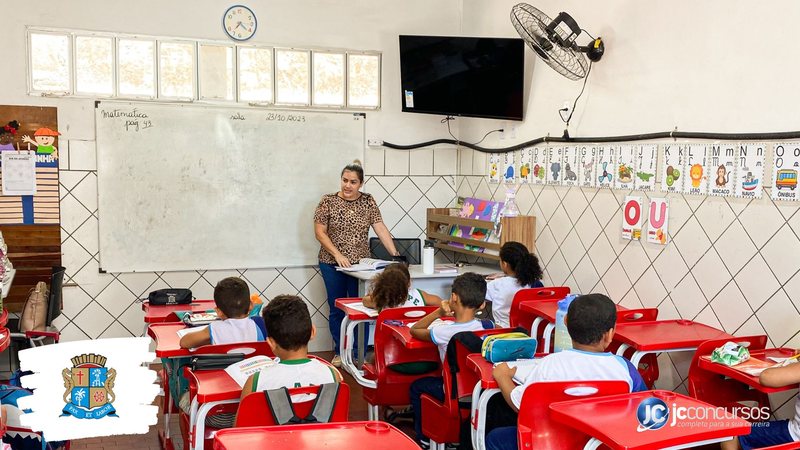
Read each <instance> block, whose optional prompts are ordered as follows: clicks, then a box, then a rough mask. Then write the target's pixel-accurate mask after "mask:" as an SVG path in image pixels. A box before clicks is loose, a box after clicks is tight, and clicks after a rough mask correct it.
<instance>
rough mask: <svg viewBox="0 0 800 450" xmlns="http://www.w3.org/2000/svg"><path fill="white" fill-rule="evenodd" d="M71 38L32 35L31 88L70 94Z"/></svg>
mask: <svg viewBox="0 0 800 450" xmlns="http://www.w3.org/2000/svg"><path fill="white" fill-rule="evenodd" d="M69 61H70V54H69V36H66V35H58V34H37V33H31V81H32V84H31V87H32V88H33V89H34V90H37V91H58V92H69V91H70V86H69Z"/></svg>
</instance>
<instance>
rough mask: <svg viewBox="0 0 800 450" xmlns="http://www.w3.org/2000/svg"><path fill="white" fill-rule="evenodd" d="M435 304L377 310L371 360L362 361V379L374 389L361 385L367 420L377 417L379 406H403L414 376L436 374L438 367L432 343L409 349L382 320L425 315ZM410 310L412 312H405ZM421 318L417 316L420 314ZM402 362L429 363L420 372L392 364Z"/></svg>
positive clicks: (436, 351) (436, 352)
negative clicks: (372, 382)
mask: <svg viewBox="0 0 800 450" xmlns="http://www.w3.org/2000/svg"><path fill="white" fill-rule="evenodd" d="M435 310H436V307H435V306H419V307H411V308H391V309H385V310H383V311H381V312H380V314H379V315H378V318H377V320H376V326H375V361H374V362H373V363H365V364H364V378H366V379H368V380H373V381H375V386H376V387H375V388H369V387H364V389H363V395H364V399H365V400H366V401H367V404H368V413H369V414H368V415H369V420H378V407H379V406H395V405H407V404H408V403H409V397H408V389H409V387H410V386H411V383H413V382H414V381H415V380H417V379H418V378H422V377H426V376H430V375H431V374H435V373H437V372H436V370H439V369H440V367H441V361H440V359H439V351H438V350H437V348H436V346H430V347H426V348H424V349H414V350H410V349H407V348H405V347H404V346H403V344H402V343H401V342H400V341H399V340H397V339H396V338H394V337H393V336H392V331H391V330H390V329H389V328H388V327H387V326H386V324H385V323H384V321H386V320H409V318H410V317H417V316H415V315H414V314H415V313H416V314H426V315H427V314H429V313H431V312H433V311H435ZM408 313H411V314H412V315H411V316H409V315H407V314H408ZM420 317H421V316H420ZM406 363H429V364H430V366H431V369H430V370H427V371H425V372H424V373H401V372H399V371H398V370H399V369H393V368H392V367H393V366H397V365H398V364H406Z"/></svg>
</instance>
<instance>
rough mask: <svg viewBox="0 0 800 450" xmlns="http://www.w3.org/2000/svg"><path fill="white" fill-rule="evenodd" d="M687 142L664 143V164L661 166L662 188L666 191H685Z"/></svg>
mask: <svg viewBox="0 0 800 450" xmlns="http://www.w3.org/2000/svg"><path fill="white" fill-rule="evenodd" d="M686 147H687V146H686V145H685V144H681V145H678V144H674V143H669V144H664V165H663V166H661V190H662V191H664V192H671V193H676V192H683V180H684V179H686V174H684V173H683V166H684V164H685V159H686V158H685V156H684V152H686Z"/></svg>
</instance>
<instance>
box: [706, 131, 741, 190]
mask: <svg viewBox="0 0 800 450" xmlns="http://www.w3.org/2000/svg"><path fill="white" fill-rule="evenodd" d="M736 149H737V146H736V144H732V143H725V144H712V145H709V146H708V152H709V154H708V167H707V168H706V172H707V173H708V176H709V178H710V180H709V182H708V186H709V188H708V191H709V193H710V194H711V195H716V196H720V197H725V196H732V195H733V190H734V185H735V184H736Z"/></svg>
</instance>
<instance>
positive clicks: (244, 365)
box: [225, 355, 277, 387]
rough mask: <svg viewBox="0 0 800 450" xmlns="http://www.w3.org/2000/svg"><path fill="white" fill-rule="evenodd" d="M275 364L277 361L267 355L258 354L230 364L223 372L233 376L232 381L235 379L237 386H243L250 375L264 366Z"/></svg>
mask: <svg viewBox="0 0 800 450" xmlns="http://www.w3.org/2000/svg"><path fill="white" fill-rule="evenodd" d="M275 364H277V362H276V361H275V360H273V359H272V358H270V357H269V356H264V355H258V356H253V357H252V358H247V359H244V360H241V361H239V362H238V363H233V364H231V365H230V366H228V367H226V368H225V372H226V373H227V374H228V375H230V377H231V378H233V381H235V382H236V383H237V384H238V385H239V387H244V384H245V383H246V382H247V379H248V378H250V375H252V374H254V373H256V372H261V371H262V370H263V369H264V368H265V367H269V366H273V365H275Z"/></svg>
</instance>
